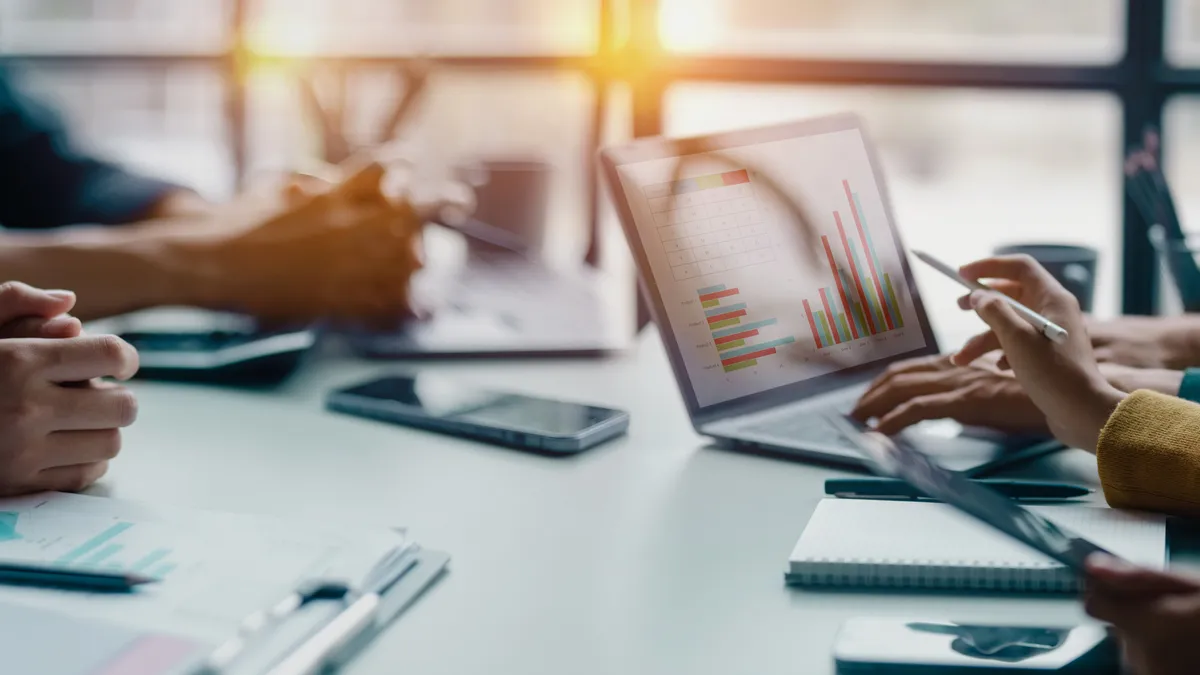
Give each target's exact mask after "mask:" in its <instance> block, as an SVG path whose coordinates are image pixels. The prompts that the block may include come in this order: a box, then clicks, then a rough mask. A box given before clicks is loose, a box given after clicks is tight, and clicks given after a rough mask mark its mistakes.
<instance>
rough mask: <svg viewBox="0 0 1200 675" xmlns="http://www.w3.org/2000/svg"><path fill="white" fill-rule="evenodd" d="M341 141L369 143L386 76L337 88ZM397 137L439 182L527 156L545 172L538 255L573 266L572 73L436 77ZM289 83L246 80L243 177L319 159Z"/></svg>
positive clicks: (581, 79)
mask: <svg viewBox="0 0 1200 675" xmlns="http://www.w3.org/2000/svg"><path fill="white" fill-rule="evenodd" d="M346 92H347V94H346V101H347V105H346V107H345V111H346V113H345V117H346V120H347V127H348V132H349V133H348V137H349V139H350V140H351V141H352V142H353V144H355V145H356V146H364V147H365V146H371V145H374V144H376V143H378V142H379V140H380V139H379V137H378V135H377V133H378V130H379V127H380V124H381V122H382V120H384V119H385V118H386V117H387V114H388V112H389V111H390V109H391V106H392V105H393V104H394V103H395V102H396V100H397V99H398V97H399V94H400V88H399V85H398V81H397V78H396V75H395V73H394V72H393V71H392V70H389V69H387V68H364V69H361V70H355V71H353V72H352V73H350V76H349V79H348V81H347V83H346ZM425 97H426V98H425V100H424V101H423V102H421V103H420V104H418V109H417V111H416V112H415V113H414V115H413V118H412V120H411V121H410V122H411V123H410V124H409V125H408V126H407V127H406V128H405V129H404V130H403V132H402V133H401V135H400V139H401V141H402V142H403V144H404V145H405V147H406V151H407V154H408V155H409V156H411V157H414V158H415V159H416V160H417V163H418V165H419V166H420V168H421V174H422V175H425V176H435V177H436V176H440V177H446V176H450V175H453V173H454V168H455V167H456V166H457V165H459V164H460V163H463V162H466V161H469V160H472V159H477V158H523V159H528V158H536V159H541V160H545V161H548V162H550V164H551V165H552V166H553V168H554V170H555V171H554V174H553V178H552V180H551V188H550V201H549V206H548V209H549V216H548V223H549V233H548V242H547V248H548V251H549V253H550V254H551V255H552V256H553V257H554V258H556V259H562V260H581V259H582V258H583V251H584V248H585V246H586V233H587V224H588V214H587V208H586V204H587V197H586V194H587V193H586V187H587V172H586V171H585V169H586V167H587V164H586V163H587V162H589V161H591V157H592V152H593V151H592V149H591V148H589V147H588V130H589V128H590V120H591V115H592V108H593V106H594V100H595V99H594V93H593V90H592V86H591V84H590V82H589V81H588V80H587V78H586V77H585V76H583V75H580V74H575V73H538V74H533V73H530V74H518V73H495V72H487V73H470V72H461V71H443V72H438V73H435V74H434V75H433V77H432V78H431V81H430V84H429V89H428V90H427V91H426V92H425ZM300 101H301V98H300V94H299V91H298V89H297V86H296V80H295V78H294V76H293V75H292V74H291V73H290V72H289V71H287V70H286V69H269V68H263V69H259V70H258V71H256V72H255V73H254V74H253V76H252V78H251V80H250V110H251V115H250V160H251V164H252V168H253V170H273V169H279V168H287V167H296V166H299V165H300V163H301V162H303V161H304V160H305V159H307V158H311V157H315V156H318V155H319V154H320V138H319V136H318V134H317V131H316V126H315V124H314V116H313V115H311V114H306V113H302V114H297V110H302V106H301V104H300Z"/></svg>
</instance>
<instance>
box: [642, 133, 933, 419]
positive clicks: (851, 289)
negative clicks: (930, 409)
mask: <svg viewBox="0 0 1200 675" xmlns="http://www.w3.org/2000/svg"><path fill="white" fill-rule="evenodd" d="M722 155H723V156H722V157H720V158H716V157H713V156H710V155H697V156H693V157H691V158H689V162H688V165H689V168H690V169H691V170H690V171H688V172H685V173H684V177H682V178H680V179H676V180H670V178H671V177H672V171H673V169H674V166H675V160H674V159H662V160H649V161H646V162H639V163H634V164H627V165H621V166H620V167H618V175H619V177H620V179H621V183H622V188H623V189H624V191H625V197H626V198H627V200H628V202H629V205H630V209H631V211H632V212H633V215H634V220H635V222H636V224H637V229H638V234H639V236H640V239H641V244H642V246H643V247H644V249H645V252H646V256H647V258H648V259H649V261H650V268H651V271H652V272H653V275H654V281H655V286H656V287H657V290H658V293H659V294H660V295H661V296H662V300H663V305H664V307H665V308H666V310H667V314H668V319H669V321H670V332H671V333H672V334H673V335H674V338H675V340H676V344H677V345H678V347H679V350H680V352H681V353H682V355H683V360H684V364H685V366H686V368H687V372H688V377H689V379H690V380H691V383H692V387H693V390H694V393H695V395H696V398H697V401H698V403H699V404H700V405H702V406H703V405H710V404H713V403H719V402H722V401H728V400H731V399H734V398H738V397H741V396H745V395H748V394H754V393H757V392H760V391H766V390H768V389H773V388H776V387H781V386H785V385H788V384H793V383H796V382H801V381H804V380H806V379H810V378H813V377H817V376H820V375H824V374H828V373H831V372H836V371H837V370H840V369H842V368H845V367H847V366H850V365H857V364H860V363H867V362H870V361H873V360H878V359H881V358H885V357H888V356H895V355H898V354H905V353H908V352H913V351H916V350H919V349H921V348H923V347H925V344H926V343H925V337H924V333H923V332H922V330H921V327H920V326H919V325H917V324H918V322H916V321H915V318H916V317H915V305H914V303H913V301H912V298H913V295H914V294H915V288H914V287H913V285H912V282H911V279H909V278H907V277H906V276H905V275H904V273H903V269H904V267H903V265H902V264H901V260H902V255H903V254H902V251H901V250H900V249H899V247H898V245H897V241H896V238H895V237H894V235H893V230H892V224H891V223H890V222H889V214H888V212H887V208H886V207H885V205H884V202H883V198H882V193H881V190H880V187H879V186H878V185H877V184H876V179H875V172H874V170H873V168H872V166H871V164H870V160H869V155H868V153H867V151H866V147H865V145H864V141H863V138H862V135H861V134H860V133H859V132H858V131H857V130H847V131H837V132H833V133H824V134H820V135H815V136H807V137H800V138H791V139H786V140H779V141H772V142H769V143H761V144H756V145H748V146H742V147H736V148H730V149H726V150H724V151H723V152H722ZM710 157H712V158H711V159H709V158H710ZM739 158H744V159H743V161H744V162H745V164H744V165H742V166H739V165H738V160H739ZM758 171H767V172H770V175H771V177H772V178H773V179H774V181H773V182H774V183H775V184H776V185H777V186H779V189H780V190H784V191H787V192H788V194H789V195H790V196H791V198H793V199H795V200H796V201H798V202H799V203H801V204H803V205H804V207H805V210H806V212H807V213H808V215H809V216H810V220H811V221H813V224H815V227H816V228H817V230H819V232H818V238H819V242H820V243H819V247H820V249H819V250H816V251H814V250H813V246H814V239H813V238H812V237H809V236H805V235H804V234H803V233H802V232H800V226H799V220H798V218H797V217H796V215H795V213H794V211H790V210H788V209H785V208H783V206H782V205H783V200H782V199H780V198H779V196H778V194H777V193H776V192H774V191H773V189H772V188H770V187H769V186H768V183H767V182H765V181H763V180H762V179H761V177H760V175H759V174H758V173H757V172H758ZM814 259H816V260H819V261H820V263H819V264H816V265H814V263H813V260H814Z"/></svg>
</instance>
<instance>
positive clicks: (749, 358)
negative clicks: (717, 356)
mask: <svg viewBox="0 0 1200 675" xmlns="http://www.w3.org/2000/svg"><path fill="white" fill-rule="evenodd" d="M774 353H775V348H774V347H771V348H770V349H763V350H760V351H757V352H750V353H749V354H742V355H741V356H735V357H733V358H731V359H725V360H723V361H721V365H723V366H732V365H733V364H735V363H741V362H742V361H753V360H754V359H757V358H759V357H762V356H770V355H772V354H774Z"/></svg>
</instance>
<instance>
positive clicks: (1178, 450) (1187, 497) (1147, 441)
mask: <svg viewBox="0 0 1200 675" xmlns="http://www.w3.org/2000/svg"><path fill="white" fill-rule="evenodd" d="M1096 460H1097V463H1098V465H1099V467H1100V483H1101V484H1102V485H1103V486H1104V498H1105V499H1106V500H1107V501H1108V503H1109V504H1110V505H1111V506H1113V507H1114V508H1122V509H1139V510H1143V511H1160V512H1163V513H1171V514H1177V515H1190V516H1197V515H1200V405H1197V404H1195V403H1192V402H1190V401H1185V400H1183V399H1181V398H1176V397H1174V396H1167V395H1166V394H1159V393H1157V392H1152V391H1135V392H1133V393H1132V394H1130V395H1129V396H1127V397H1125V400H1124V401H1122V402H1121V404H1120V405H1118V406H1117V409H1116V410H1115V411H1113V414H1112V416H1110V417H1109V418H1108V422H1107V423H1106V424H1105V425H1104V429H1103V430H1101V432H1100V440H1099V442H1098V443H1097V444H1096Z"/></svg>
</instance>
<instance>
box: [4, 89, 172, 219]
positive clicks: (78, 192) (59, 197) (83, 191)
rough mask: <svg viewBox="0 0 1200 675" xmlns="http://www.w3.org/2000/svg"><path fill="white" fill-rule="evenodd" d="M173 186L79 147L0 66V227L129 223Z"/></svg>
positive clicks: (50, 112) (48, 111)
mask: <svg viewBox="0 0 1200 675" xmlns="http://www.w3.org/2000/svg"><path fill="white" fill-rule="evenodd" d="M178 189H180V188H179V187H177V186H175V185H173V184H171V183H167V182H164V181H160V180H156V179H153V178H149V177H145V176H138V175H136V174H133V173H130V172H128V171H125V170H123V169H121V168H119V167H117V166H115V165H113V164H110V163H107V162H104V161H101V160H98V159H95V158H93V157H88V156H87V155H84V154H80V153H78V152H76V151H75V150H74V149H72V148H71V147H70V141H69V139H68V136H67V132H66V129H65V127H64V126H63V123H62V120H61V118H60V117H59V116H58V115H57V114H55V112H54V111H53V110H51V109H50V108H48V107H46V106H44V105H42V104H40V103H38V102H36V101H34V100H32V99H30V98H29V97H26V96H23V95H22V94H21V93H20V92H19V91H17V90H16V88H14V87H13V85H12V82H11V81H10V78H9V77H8V74H7V73H3V72H0V225H3V226H4V227H10V228H49V227H59V226H63V225H75V224H80V223H94V224H104V225H113V224H121V223H128V222H133V221H136V220H139V219H141V218H143V217H144V216H146V215H147V214H148V213H149V211H150V210H151V209H152V208H153V207H154V205H155V204H156V203H157V202H158V201H159V200H160V199H162V197H163V196H164V195H166V194H167V193H169V192H172V191H175V190H178Z"/></svg>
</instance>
